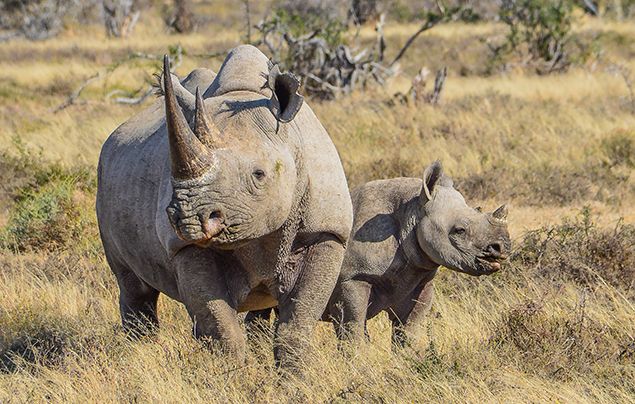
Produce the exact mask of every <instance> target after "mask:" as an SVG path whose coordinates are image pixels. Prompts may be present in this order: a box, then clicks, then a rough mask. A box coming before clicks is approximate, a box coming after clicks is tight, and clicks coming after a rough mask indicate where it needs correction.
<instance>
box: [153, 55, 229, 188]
mask: <svg viewBox="0 0 635 404" xmlns="http://www.w3.org/2000/svg"><path fill="white" fill-rule="evenodd" d="M163 86H164V89H165V115H166V117H165V118H166V123H167V127H168V137H169V141H170V161H171V163H172V177H173V178H174V179H178V180H187V179H191V178H196V177H199V176H201V175H202V174H203V173H204V172H205V171H207V170H208V169H209V167H210V165H211V164H212V161H213V156H212V150H211V149H209V148H208V147H206V145H207V146H211V145H212V144H213V137H214V134H217V133H218V129H216V127H215V126H214V125H213V123H211V122H210V121H209V120H208V118H207V117H206V116H205V115H206V114H205V107H204V104H203V100H202V99H201V96H200V94H199V93H198V91H197V99H196V111H195V125H194V128H195V131H196V133H195V132H194V131H192V129H191V128H190V125H189V124H188V122H187V119H186V118H185V115H184V114H183V111H182V110H181V107H180V106H179V104H178V102H177V100H176V96H175V95H174V87H173V85H172V77H171V74H170V58H169V57H168V56H167V55H165V56H164V57H163Z"/></svg>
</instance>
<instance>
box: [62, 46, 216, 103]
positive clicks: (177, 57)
mask: <svg viewBox="0 0 635 404" xmlns="http://www.w3.org/2000/svg"><path fill="white" fill-rule="evenodd" d="M170 53H171V54H172V57H171V58H170V60H171V61H172V62H173V63H172V64H171V66H170V71H171V72H173V71H174V70H175V69H176V68H177V67H179V66H180V65H181V63H182V61H183V49H182V48H181V46H180V45H179V46H176V47H175V48H173V49H171V52H170ZM224 53H225V54H226V53H227V52H226V51H225V52H224ZM219 54H220V53H219ZM199 57H204V56H200V55H199ZM137 59H147V60H157V61H160V60H162V59H163V57H162V56H159V55H154V54H151V53H142V52H131V53H130V54H128V55H127V56H126V57H125V58H123V59H120V60H117V61H114V62H112V63H111V64H109V65H108V66H106V68H105V69H103V70H102V71H101V72H98V73H95V74H94V75H93V76H91V77H89V78H88V79H86V80H85V81H84V82H83V83H82V84H81V85H80V86H79V87H78V88H77V90H75V91H74V92H73V93H72V94H71V95H70V96H69V97H68V98H67V99H66V100H65V101H64V102H63V103H62V104H60V105H59V106H57V107H56V108H54V109H53V110H52V112H53V113H57V112H59V111H61V110H63V109H66V108H68V107H70V106H71V105H76V104H78V102H77V100H78V98H79V96H80V95H81V94H82V91H84V89H85V88H86V87H87V86H88V85H89V84H91V83H92V82H94V81H96V80H100V79H102V78H105V77H107V76H108V75H110V74H112V73H113V72H114V71H115V70H117V69H118V68H119V67H121V66H122V65H124V64H126V63H128V62H130V61H132V60H137ZM153 92H154V86H152V85H151V86H149V87H148V88H147V89H146V90H145V91H144V92H143V94H142V95H141V96H139V97H116V98H112V97H114V95H116V94H126V92H125V91H123V90H120V89H116V90H113V91H111V92H110V93H108V94H106V96H105V100H107V101H108V100H110V99H111V98H112V101H113V102H116V103H119V104H127V105H137V104H141V103H142V102H144V101H145V100H146V99H148V97H150V96H151V95H152V93H153Z"/></svg>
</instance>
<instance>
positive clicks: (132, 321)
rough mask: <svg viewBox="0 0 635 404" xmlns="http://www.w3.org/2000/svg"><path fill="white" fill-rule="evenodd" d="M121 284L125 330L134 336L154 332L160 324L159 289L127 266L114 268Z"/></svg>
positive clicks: (121, 311)
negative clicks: (158, 315)
mask: <svg viewBox="0 0 635 404" xmlns="http://www.w3.org/2000/svg"><path fill="white" fill-rule="evenodd" d="M113 272H114V273H115V276H116V277H117V283H118V284H119V311H120V313H121V323H122V325H123V328H124V330H125V332H126V333H127V334H128V335H129V336H131V337H134V338H138V337H142V336H145V335H148V334H152V333H154V332H155V331H156V329H157V327H158V325H159V319H158V317H157V301H158V299H159V291H158V290H156V289H154V288H152V287H151V286H150V285H148V284H147V283H145V282H144V281H143V280H142V279H141V278H139V277H138V276H137V275H135V273H134V272H132V271H131V270H129V269H127V268H114V269H113Z"/></svg>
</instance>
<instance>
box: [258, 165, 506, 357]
mask: <svg viewBox="0 0 635 404" xmlns="http://www.w3.org/2000/svg"><path fill="white" fill-rule="evenodd" d="M352 199H353V209H354V222H353V230H352V232H351V238H350V240H349V244H348V248H347V251H346V256H345V258H344V263H343V265H342V270H341V273H340V276H339V279H338V282H337V286H336V287H335V290H334V291H333V295H332V297H331V299H330V301H329V304H328V307H327V310H326V312H325V313H324V316H323V319H324V320H331V321H333V322H334V324H335V328H336V331H337V333H338V337H339V338H341V339H352V340H359V339H361V338H363V336H364V334H365V329H366V320H367V319H370V318H373V317H375V316H376V315H377V314H379V313H381V312H382V311H386V312H387V313H388V316H389V318H390V320H391V321H392V325H393V333H392V338H393V342H394V343H395V344H397V345H403V344H405V343H406V342H408V341H409V340H411V339H412V338H414V337H415V336H416V333H417V332H418V331H419V330H420V329H421V328H422V327H421V322H422V320H423V319H424V317H425V315H426V313H427V312H428V311H429V310H430V306H431V304H432V299H433V294H434V289H433V287H432V280H433V279H434V276H435V275H436V273H437V270H438V268H439V266H441V265H442V266H445V267H447V268H450V269H452V270H455V271H458V272H464V273H467V274H470V275H475V276H480V275H489V274H491V273H494V272H496V271H498V270H499V269H500V268H501V262H502V261H503V260H505V258H506V257H507V255H508V254H509V251H510V248H511V242H510V238H509V233H508V230H507V225H506V221H505V220H506V216H507V210H506V208H505V206H504V205H503V206H501V207H500V208H498V209H497V210H496V211H495V212H493V213H482V212H481V211H480V209H478V208H477V209H474V208H471V207H469V206H468V205H467V204H466V203H465V200H464V199H463V196H462V195H461V194H460V193H459V192H458V191H457V190H456V189H454V187H453V185H452V180H451V179H450V178H448V177H447V176H445V175H444V174H443V169H442V167H441V164H440V163H439V162H435V163H433V164H432V165H430V166H429V167H428V168H427V169H426V170H425V173H424V181H422V180H420V179H417V178H395V179H390V180H379V181H372V182H369V183H367V184H365V185H362V186H361V187H359V188H357V189H355V190H354V191H353V192H352ZM259 314H260V316H261V317H266V313H264V312H261V313H259ZM251 317H254V315H252V316H250V320H251Z"/></svg>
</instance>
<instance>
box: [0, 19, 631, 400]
mask: <svg viewBox="0 0 635 404" xmlns="http://www.w3.org/2000/svg"><path fill="white" fill-rule="evenodd" d="M237 13H239V10H238V11H236V10H234V11H232V10H231V8H223V9H222V11H221V12H220V14H218V15H217V16H216V18H214V19H213V20H211V22H210V23H209V24H208V25H206V26H204V27H202V28H201V29H200V30H199V32H197V33H196V34H192V35H187V36H184V35H171V34H168V33H166V32H164V31H163V26H162V22H161V21H160V19H159V18H158V17H157V16H153V15H150V14H148V15H147V16H146V17H145V19H144V20H142V21H141V23H140V25H139V27H138V30H137V31H136V32H135V34H134V35H133V36H132V37H130V38H128V39H121V40H115V39H107V38H106V37H105V35H104V33H103V31H102V29H101V27H80V26H76V27H75V26H72V24H71V25H70V28H69V29H68V30H66V31H65V32H64V33H63V34H62V35H61V36H60V37H57V38H55V39H52V40H49V41H46V42H26V41H20V40H17V41H12V42H7V43H3V44H0V144H1V145H2V149H3V150H2V152H3V154H2V159H1V160H0V182H1V183H2V184H1V185H0V187H2V188H1V191H2V194H1V195H0V204H1V205H0V225H2V226H3V230H2V235H1V236H0V244H2V250H1V251H0V297H1V298H0V361H1V363H0V367H3V368H4V370H3V371H0V402H14V401H15V402H26V401H73V402H82V401H104V402H110V401H162V402H181V401H203V400H207V401H213V402H227V401H229V402H237V401H287V400H294V399H306V400H310V401H340V402H347V401H423V400H426V401H427V400H430V401H433V400H434V401H450V402H463V401H469V402H483V401H494V402H517V401H520V402H529V401H531V402H536V401H561V402H632V401H633V400H635V246H634V243H635V231H634V230H633V224H634V223H635V175H634V170H635V113H634V111H632V110H631V109H630V105H629V103H628V101H629V100H628V88H627V86H626V84H625V81H624V80H623V78H621V77H620V76H619V75H615V74H612V73H611V70H610V66H611V65H613V64H615V63H619V64H621V65H623V66H626V67H628V68H630V69H631V70H633V71H635V59H634V56H635V28H634V25H633V24H632V23H616V22H610V21H595V20H594V21H591V20H585V19H583V18H579V19H578V20H577V22H576V27H575V30H576V32H578V33H579V34H580V35H583V36H586V37H589V38H596V39H595V40H596V41H597V42H598V44H599V47H600V48H601V49H602V52H601V53H600V54H598V55H595V56H594V57H592V58H591V59H590V60H589V61H588V62H587V63H585V64H583V65H581V66H577V67H574V68H572V69H570V70H569V71H568V72H567V73H564V74H557V75H550V76H537V75H534V74H532V73H530V72H526V71H522V70H520V69H519V70H512V71H509V72H506V73H505V74H494V75H486V74H485V64H486V63H487V46H486V43H485V42H486V40H487V39H488V38H491V37H496V36H500V35H502V34H503V33H504V28H503V27H501V26H498V25H496V24H474V25H466V24H459V23H452V24H448V25H443V26H439V27H436V28H434V29H433V30H431V31H430V32H428V33H426V34H425V35H424V36H422V37H421V38H420V40H419V41H418V42H417V43H416V45H415V47H414V48H413V49H412V50H411V52H410V53H408V54H407V56H406V58H405V59H404V61H403V63H402V67H403V74H402V75H400V76H399V77H397V78H395V79H393V80H392V81H391V82H389V83H388V85H386V86H385V87H383V88H373V89H369V90H368V91H366V92H364V93H355V94H353V95H352V96H350V97H347V98H343V99H338V100H335V101H332V102H323V103H320V102H316V101H311V106H312V108H313V109H314V110H315V112H316V114H317V115H318V117H319V118H320V120H321V121H322V123H323V124H324V126H325V127H326V128H327V129H328V131H329V133H330V134H331V136H332V137H333V140H334V142H335V143H336V146H337V147H338V150H339V152H340V155H341V157H342V160H343V163H344V167H345V170H346V172H347V175H348V178H349V183H350V185H351V186H355V185H358V184H360V183H363V182H365V181H368V180H370V179H375V178H389V177H394V176H418V175H420V174H421V172H422V170H423V168H424V166H425V165H426V164H427V163H429V162H430V161H432V160H434V159H437V158H438V159H441V160H442V161H443V163H444V165H445V167H446V169H447V171H448V172H449V173H450V174H451V175H452V176H453V177H454V178H455V180H456V182H457V185H458V187H459V188H460V189H461V190H462V191H463V192H464V193H465V195H466V197H467V198H468V200H469V202H470V203H471V204H473V205H482V206H484V207H485V208H493V207H495V206H496V204H499V203H502V202H507V203H509V207H510V218H509V221H510V230H511V232H512V235H513V237H514V240H515V245H516V252H515V254H514V257H513V258H512V260H511V262H510V264H509V266H508V267H507V268H506V269H505V270H504V271H502V272H501V273H499V274H496V275H494V276H491V277H487V278H479V279H476V278H470V277H468V276H465V275H460V274H456V273H452V272H450V271H447V270H442V271H441V275H440V276H439V279H438V282H437V283H436V286H435V287H436V292H437V300H436V302H435V304H434V308H433V312H432V314H431V316H430V320H429V322H428V324H427V328H426V329H424V330H421V331H422V333H421V334H422V335H421V341H419V343H418V344H416V345H415V346H413V347H412V348H409V349H406V350H403V351H401V352H392V351H391V347H390V343H389V341H390V338H389V334H390V327H389V322H388V320H387V319H386V318H384V317H380V318H377V319H374V320H372V321H371V322H370V324H369V328H370V330H369V331H370V333H371V335H372V341H371V343H370V344H368V345H367V346H365V347H362V348H361V349H360V350H358V351H357V352H355V353H354V354H352V355H353V356H352V357H351V356H345V355H342V354H341V353H339V352H338V350H337V348H336V341H335V338H334V335H333V333H332V332H331V329H330V327H329V326H328V325H326V324H322V325H320V326H319V328H318V330H317V333H316V336H315V338H314V341H313V345H314V347H315V349H314V354H313V356H312V357H311V358H310V359H308V360H307V364H306V365H307V377H305V378H304V379H302V380H291V381H286V382H282V383H281V382H280V379H279V376H278V375H277V373H276V371H275V369H274V367H273V358H272V355H271V353H270V352H271V340H270V336H269V335H266V334H263V335H261V336H259V338H258V340H257V341H256V342H254V344H253V346H252V348H251V352H250V355H249V357H248V360H247V363H246V364H244V365H237V364H235V363H233V362H231V361H230V360H227V359H226V358H224V357H222V356H218V355H216V354H214V353H213V352H209V351H208V350H206V349H205V348H204V347H203V346H202V345H200V344H199V343H198V342H196V341H195V340H193V339H192V338H191V336H190V322H189V319H188V318H187V314H186V312H185V310H184V309H183V308H182V307H181V306H180V305H179V304H178V303H175V302H174V301H171V300H169V299H167V298H161V299H160V300H159V312H160V317H161V321H162V328H161V330H160V332H159V334H158V336H157V337H156V338H153V339H151V340H143V341H140V342H130V341H128V340H127V339H126V338H125V337H124V335H123V334H122V332H121V330H120V327H119V319H118V309H117V306H118V305H117V297H118V296H117V287H116V284H115V281H114V278H113V276H112V275H111V274H110V272H109V269H108V267H107V265H106V262H105V260H104V258H103V254H102V251H101V247H100V243H99V240H98V236H97V231H96V224H95V218H94V213H93V206H94V187H95V185H94V170H95V164H96V161H97V157H98V153H99V148H100V146H101V144H102V142H103V141H104V140H105V139H106V137H107V136H108V134H109V133H110V132H111V131H112V130H114V129H115V128H116V127H117V126H118V125H119V124H120V123H122V122H123V121H125V120H126V119H127V118H128V117H130V116H131V115H132V114H134V113H135V112H137V111H139V110H141V109H142V108H144V105H140V106H124V105H118V104H115V103H112V102H109V101H105V100H104V96H105V94H107V93H108V92H110V91H112V90H113V89H125V90H130V91H132V90H135V89H138V88H142V87H143V86H144V85H145V84H144V83H145V81H146V80H150V74H151V73H153V72H154V71H156V70H158V62H156V61H147V60H136V61H133V62H130V63H127V64H125V65H123V66H121V67H119V68H117V69H116V70H115V71H114V72H113V73H112V74H110V75H108V77H107V78H105V79H103V80H98V81H96V82H94V83H93V84H91V85H90V86H88V87H87V88H86V89H85V91H84V92H83V93H82V96H81V97H80V101H81V103H78V104H77V105H73V106H70V107H69V108H66V109H64V110H62V111H60V112H57V113H54V112H52V111H53V110H54V109H55V107H57V106H58V105H60V104H61V103H62V102H63V101H64V100H65V99H66V97H68V95H69V94H70V93H71V92H72V91H74V90H75V89H76V88H77V87H78V86H79V84H81V82H82V81H83V80H84V79H86V78H88V77H90V76H92V75H93V74H95V73H97V72H99V71H104V70H105V69H106V68H107V66H109V65H111V64H112V63H114V62H116V61H118V60H120V59H122V58H125V57H126V56H127V55H129V54H130V53H131V52H143V53H148V54H155V55H161V54H163V53H165V52H166V50H167V49H168V47H169V46H171V45H175V44H180V45H181V46H182V47H183V48H184V49H186V51H187V54H186V56H185V57H184V59H183V63H182V65H181V66H180V67H179V68H178V70H177V73H179V74H180V75H184V74H187V73H188V72H189V71H190V70H191V69H192V68H194V67H197V66H207V67H210V68H213V69H217V68H218V67H219V65H220V63H221V59H218V58H216V59H210V58H203V57H197V56H195V55H196V54H202V53H210V52H215V51H219V50H224V49H227V48H229V47H231V46H233V45H235V44H238V43H240V41H241V37H242V32H241V30H240V29H239V28H238V27H239V23H240V15H239V14H237ZM416 29H417V27H416V26H415V25H407V24H404V25H391V24H388V25H387V27H386V36H387V41H388V52H389V56H390V52H396V50H397V49H398V46H399V44H401V43H403V42H404V41H405V39H406V38H407V37H408V36H409V35H410V34H411V33H412V32H414V31H415V30H416ZM372 35H373V34H372V29H371V28H370V27H367V28H365V29H364V30H362V32H361V36H362V38H371V37H372ZM422 65H426V66H428V67H429V68H431V69H436V68H438V67H440V66H442V65H447V66H449V68H450V75H449V78H448V81H447V86H446V89H445V91H444V93H443V99H442V102H441V104H440V105H438V106H428V105H425V106H419V107H415V106H413V105H402V104H398V103H397V104H395V103H394V102H391V100H392V95H393V94H394V93H395V92H397V91H405V90H407V88H408V86H409V82H410V79H411V77H412V76H413V75H414V74H415V73H416V71H417V70H418V69H419V68H420V67H421V66H422ZM634 79H635V77H634ZM585 207H586V208H585ZM564 218H568V219H566V220H565V219H564ZM620 218H623V219H622V221H620ZM535 229H539V230H538V231H532V230H535Z"/></svg>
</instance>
